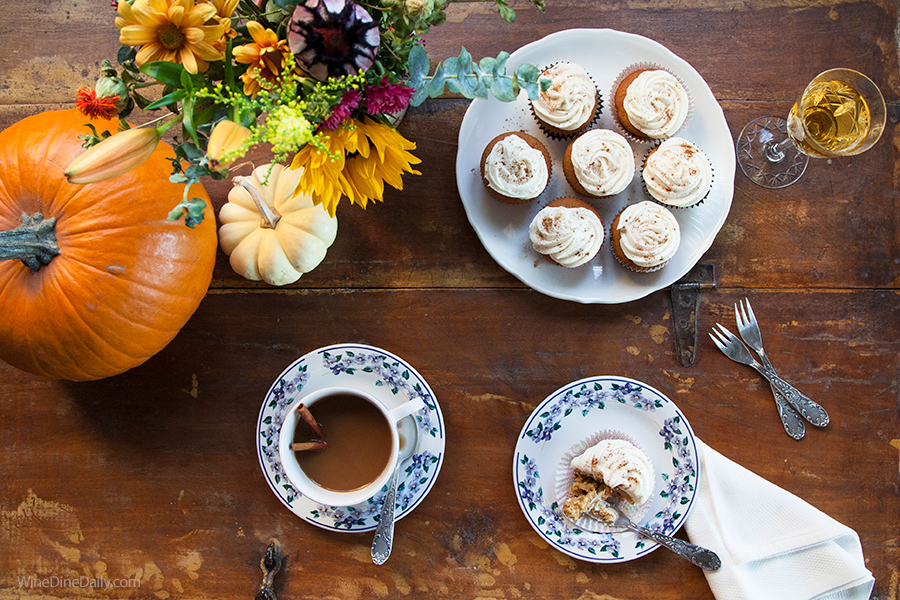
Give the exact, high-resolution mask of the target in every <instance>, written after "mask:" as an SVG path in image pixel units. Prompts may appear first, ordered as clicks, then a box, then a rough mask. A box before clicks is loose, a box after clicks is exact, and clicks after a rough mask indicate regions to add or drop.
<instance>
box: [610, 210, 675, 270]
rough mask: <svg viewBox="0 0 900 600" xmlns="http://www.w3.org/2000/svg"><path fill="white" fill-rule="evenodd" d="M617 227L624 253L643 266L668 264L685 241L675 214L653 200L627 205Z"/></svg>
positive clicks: (617, 222) (617, 221)
mask: <svg viewBox="0 0 900 600" xmlns="http://www.w3.org/2000/svg"><path fill="white" fill-rule="evenodd" d="M616 231H617V232H618V233H619V237H618V240H619V246H620V248H621V250H622V254H624V255H625V257H626V258H627V259H628V260H630V261H631V262H633V263H634V264H636V265H637V266H639V267H643V268H652V267H656V266H659V265H661V264H664V263H665V262H667V261H668V260H669V259H671V258H672V257H673V256H675V251H676V250H678V245H679V244H680V243H681V230H680V228H679V226H678V221H676V220H675V215H673V214H672V212H671V211H670V210H669V209H667V208H666V207H665V206H660V205H659V204H657V203H655V202H651V201H649V200H644V201H643V202H638V203H637V204H631V205H629V206H626V207H625V210H623V211H622V212H621V213H620V214H619V217H618V218H617V220H616Z"/></svg>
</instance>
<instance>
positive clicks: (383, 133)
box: [291, 117, 422, 216]
mask: <svg viewBox="0 0 900 600" xmlns="http://www.w3.org/2000/svg"><path fill="white" fill-rule="evenodd" d="M319 139H320V141H321V142H322V143H323V145H324V147H325V148H326V149H327V150H328V153H330V154H331V155H332V156H334V157H335V158H334V159H332V158H330V157H329V156H328V154H327V153H325V152H323V151H322V150H320V149H319V148H316V147H315V146H312V145H307V146H305V147H304V148H303V149H301V150H300V152H298V153H297V155H296V156H295V157H294V161H293V163H292V164H291V168H294V169H296V168H298V167H304V169H303V175H302V176H301V178H300V186H299V187H298V190H300V191H304V192H307V193H309V194H311V195H312V197H313V200H315V202H316V203H317V204H322V205H323V206H324V207H325V209H326V210H327V211H328V213H329V214H330V215H331V216H334V214H335V211H336V210H337V205H338V203H339V202H340V200H341V198H342V197H343V196H346V197H347V199H348V200H349V201H350V203H351V204H358V205H359V206H361V207H363V208H366V205H367V204H368V203H369V201H370V200H374V201H378V202H381V201H383V200H384V184H385V183H387V184H388V185H390V186H391V187H394V188H396V189H398V190H402V189H403V173H411V174H413V175H421V173H420V172H419V171H416V170H414V169H413V168H412V166H411V165H415V164H419V163H420V162H422V161H421V160H419V159H418V158H416V157H415V156H414V155H413V154H411V153H410V152H409V150H415V148H416V145H415V143H413V142H411V141H409V140H407V139H406V138H404V137H403V136H402V135H400V133H399V132H398V131H397V130H396V129H394V128H393V127H391V126H390V125H384V124H383V123H379V122H377V121H374V120H372V119H370V118H368V117H365V119H364V120H363V121H358V120H356V119H352V118H351V119H347V120H346V121H344V122H343V123H342V124H341V126H340V127H338V128H336V129H335V130H333V131H325V132H322V133H321V134H320V137H319Z"/></svg>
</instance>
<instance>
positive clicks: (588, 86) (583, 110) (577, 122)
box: [531, 62, 600, 139]
mask: <svg viewBox="0 0 900 600" xmlns="http://www.w3.org/2000/svg"><path fill="white" fill-rule="evenodd" d="M540 79H549V80H550V87H549V88H548V89H547V90H546V91H544V92H541V93H540V94H539V96H538V98H537V99H535V100H532V101H531V111H532V112H533V113H534V117H535V119H537V122H538V124H539V125H540V126H541V128H542V129H543V130H544V131H545V132H546V133H547V134H548V135H550V137H552V138H554V139H568V138H571V137H573V136H575V135H576V134H577V133H578V132H579V131H581V130H582V129H584V128H585V127H587V126H588V125H589V124H590V123H591V121H593V120H594V117H596V116H597V114H598V113H599V112H600V100H599V96H598V94H597V86H595V85H594V82H593V81H591V78H590V76H589V75H588V74H587V72H586V71H585V70H584V69H583V68H581V67H580V66H579V65H577V64H575V63H570V62H560V63H556V64H555V65H553V66H551V67H549V68H547V69H545V70H544V71H543V72H542V73H541V75H540Z"/></svg>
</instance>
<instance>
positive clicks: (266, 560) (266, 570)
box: [255, 540, 281, 600]
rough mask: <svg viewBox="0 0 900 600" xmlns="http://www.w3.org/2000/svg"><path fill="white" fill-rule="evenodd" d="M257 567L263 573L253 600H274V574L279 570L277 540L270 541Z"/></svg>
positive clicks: (279, 549) (279, 559) (279, 561)
mask: <svg viewBox="0 0 900 600" xmlns="http://www.w3.org/2000/svg"><path fill="white" fill-rule="evenodd" d="M259 566H260V568H261V569H262V572H263V580H262V583H260V584H259V591H257V592H256V597H255V600H276V599H275V573H277V572H278V571H280V570H281V548H280V547H279V546H278V541H277V540H272V541H271V542H270V543H269V547H268V548H266V553H265V554H264V555H263V557H262V560H261V561H259Z"/></svg>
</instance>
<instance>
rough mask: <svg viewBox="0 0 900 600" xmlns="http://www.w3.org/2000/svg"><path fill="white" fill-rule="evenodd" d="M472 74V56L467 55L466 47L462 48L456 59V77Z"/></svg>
mask: <svg viewBox="0 0 900 600" xmlns="http://www.w3.org/2000/svg"><path fill="white" fill-rule="evenodd" d="M471 72H472V55H471V54H469V51H468V50H466V47H465V46H463V47H462V49H460V51H459V57H458V58H457V59H456V73H457V77H462V76H464V75H465V74H467V73H471Z"/></svg>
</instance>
